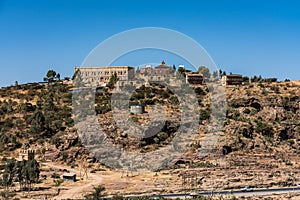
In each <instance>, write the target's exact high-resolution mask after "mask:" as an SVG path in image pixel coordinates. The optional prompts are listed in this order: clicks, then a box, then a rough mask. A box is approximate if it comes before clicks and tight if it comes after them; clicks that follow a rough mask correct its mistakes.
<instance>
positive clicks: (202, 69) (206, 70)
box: [198, 66, 211, 78]
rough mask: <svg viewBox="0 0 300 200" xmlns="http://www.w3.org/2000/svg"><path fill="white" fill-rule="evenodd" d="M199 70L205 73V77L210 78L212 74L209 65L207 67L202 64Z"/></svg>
mask: <svg viewBox="0 0 300 200" xmlns="http://www.w3.org/2000/svg"><path fill="white" fill-rule="evenodd" d="M198 72H199V73H201V74H203V76H204V77H205V78H210V76H211V74H210V71H209V69H208V68H207V67H205V66H200V67H199V68H198Z"/></svg>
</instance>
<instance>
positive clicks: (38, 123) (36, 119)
mask: <svg viewBox="0 0 300 200" xmlns="http://www.w3.org/2000/svg"><path fill="white" fill-rule="evenodd" d="M29 120H30V125H31V127H30V131H31V133H33V134H36V135H37V134H41V133H42V132H43V131H44V130H45V117H44V115H43V113H42V112H41V111H40V110H37V111H35V112H34V113H33V115H32V116H31V117H30V119H29Z"/></svg>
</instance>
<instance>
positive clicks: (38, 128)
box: [0, 81, 300, 195]
mask: <svg viewBox="0 0 300 200" xmlns="http://www.w3.org/2000/svg"><path fill="white" fill-rule="evenodd" d="M71 87H72V85H69V84H67V83H64V82H62V81H55V82H51V83H43V84H39V83H35V84H26V85H16V86H12V87H7V88H2V89H0V100H1V104H0V118H1V121H0V131H1V135H0V148H1V157H2V159H1V160H2V161H1V162H2V163H1V165H2V166H3V165H4V164H5V161H6V160H7V159H8V158H10V157H14V158H19V152H20V150H21V149H34V150H36V159H37V160H38V161H40V162H45V163H47V162H51V163H56V164H59V165H64V166H66V167H69V168H72V169H74V170H80V169H82V167H83V166H85V167H86V168H87V169H88V172H89V173H90V172H93V173H95V174H96V175H99V176H102V177H104V178H103V185H104V186H105V187H106V190H107V192H108V193H109V194H122V195H123V194H132V193H133V192H134V193H157V192H159V193H160V192H167V193H169V192H180V191H182V189H186V190H190V191H193V190H199V191H210V190H212V189H213V188H214V189H216V190H224V189H225V190H231V189H236V188H240V187H243V186H246V185H249V186H251V187H255V188H267V187H286V186H295V185H297V183H298V182H300V162H299V153H300V149H299V143H300V139H299V138H298V135H299V133H300V120H299V119H300V89H299V87H300V82H299V81H287V82H273V83H268V82H256V83H251V84H248V85H243V86H234V87H227V88H226V100H227V106H226V119H225V121H224V127H223V129H222V130H217V132H216V133H217V134H218V135H219V138H218V141H217V143H216V144H215V145H214V147H213V149H211V151H210V152H209V153H208V154H206V155H205V156H204V157H201V158H199V156H198V155H199V152H200V151H201V148H203V147H204V143H203V140H204V138H205V137H206V134H207V132H208V129H209V128H208V127H209V125H210V122H211V120H212V119H211V117H210V115H211V112H212V110H211V100H210V97H211V94H210V93H209V92H208V91H209V90H208V89H207V88H206V86H198V87H196V88H194V89H195V93H196V96H197V98H198V102H199V107H198V108H194V109H197V110H198V111H199V120H198V125H199V126H198V127H197V129H195V130H194V132H193V133H191V134H193V135H194V141H193V142H192V143H191V144H190V146H189V148H188V150H187V151H186V152H185V153H184V154H183V155H182V156H181V157H180V158H179V159H178V160H177V161H176V162H173V163H171V165H169V166H168V167H166V168H165V169H161V170H159V171H157V172H153V173H146V172H145V173H140V172H139V173H138V172H134V170H132V171H123V172H122V171H114V170H112V169H110V168H109V167H107V166H105V165H99V164H98V163H97V161H96V159H95V158H94V156H93V155H92V154H90V153H89V151H88V149H86V148H85V146H84V145H83V144H84V141H82V138H81V137H79V136H78V133H77V131H76V128H75V127H74V116H73V115H72V93H70V92H69V89H70V88H71ZM111 95H112V90H111V89H109V88H104V90H103V91H99V92H97V93H96V94H95V112H96V114H97V120H98V122H99V123H100V125H101V127H102V131H103V132H104V133H105V134H106V135H107V139H108V140H109V141H111V142H112V143H113V144H114V145H117V146H118V147H120V148H122V149H124V150H126V151H129V152H139V153H145V152H153V151H155V150H157V149H160V148H162V147H164V146H166V145H168V144H169V143H170V142H171V141H172V139H173V138H174V137H175V135H174V134H175V133H176V131H177V130H178V128H179V126H180V123H182V121H181V120H180V115H181V113H182V107H181V106H180V104H179V102H178V97H176V95H174V94H173V93H172V92H170V91H169V90H168V89H167V88H165V87H161V86H159V85H151V86H147V87H142V88H139V89H138V90H136V91H135V93H134V94H133V95H132V96H131V98H130V103H131V104H143V105H145V111H146V112H145V113H143V114H129V115H128V116H129V117H128V119H126V120H130V121H131V122H132V123H135V124H137V125H139V126H141V127H143V128H145V129H146V128H147V126H150V125H149V123H150V122H151V121H152V122H153V123H154V125H155V126H161V129H159V130H158V133H157V134H155V135H152V136H151V137H143V136H141V137H134V136H133V134H132V132H135V130H134V129H131V128H129V129H127V130H124V129H121V128H120V127H119V126H118V125H117V124H116V121H115V120H114V114H113V112H112V111H111V105H110V98H111ZM163 117H165V119H166V123H163V124H160V123H159V121H160V120H159V119H163ZM153 119H156V121H155V120H153ZM152 125H153V124H152ZM52 169H54V168H53V167H52ZM42 171H43V170H42ZM46 171H47V170H46ZM43 173H44V172H43ZM45 173H46V172H45ZM52 173H53V172H48V177H49V176H50V175H51V174H52ZM105 173H106V174H105ZM123 173H125V174H126V173H127V178H126V179H120V176H123ZM128 173H129V176H128ZM130 173H131V174H133V175H130ZM46 174H47V173H46ZM108 174H109V176H108ZM149 177H150V178H149ZM151 177H153V178H151ZM42 182H44V184H46V185H47V186H48V187H50V188H52V189H53V185H52V184H53V183H52V182H53V181H52V182H51V181H49V179H47V181H46V180H45V181H42ZM68 184H69V183H62V186H65V187H68ZM76 184H78V185H80V184H83V183H82V182H81V181H78V183H75V185H76ZM141 184H142V185H145V184H146V185H147V188H145V187H139V186H140V185H141ZM126 185H127V186H126ZM117 186H118V187H117ZM125 186H126V187H125ZM72 187H73V186H72Z"/></svg>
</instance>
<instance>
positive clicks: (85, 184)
mask: <svg viewBox="0 0 300 200" xmlns="http://www.w3.org/2000/svg"><path fill="white" fill-rule="evenodd" d="M43 165H46V166H48V167H51V168H54V169H61V170H63V169H67V170H69V171H70V172H72V173H76V174H80V171H79V170H76V169H72V168H69V167H66V166H62V165H57V164H52V163H43ZM101 183H102V178H101V177H100V176H99V175H96V174H91V173H88V180H86V181H82V182H81V183H80V184H78V185H74V186H72V187H71V188H70V189H68V190H61V192H60V194H59V195H58V196H56V197H54V199H55V200H63V199H68V198H70V199H76V198H82V196H83V194H84V193H86V192H87V191H89V190H90V189H91V188H92V187H93V186H97V185H99V184H101Z"/></svg>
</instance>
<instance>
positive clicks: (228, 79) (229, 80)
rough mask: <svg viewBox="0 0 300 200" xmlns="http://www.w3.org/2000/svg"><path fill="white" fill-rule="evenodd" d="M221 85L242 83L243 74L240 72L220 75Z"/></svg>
mask: <svg viewBox="0 0 300 200" xmlns="http://www.w3.org/2000/svg"><path fill="white" fill-rule="evenodd" d="M221 81H222V85H224V86H226V85H242V84H243V76H242V75H240V74H230V75H225V76H222V80H221Z"/></svg>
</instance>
